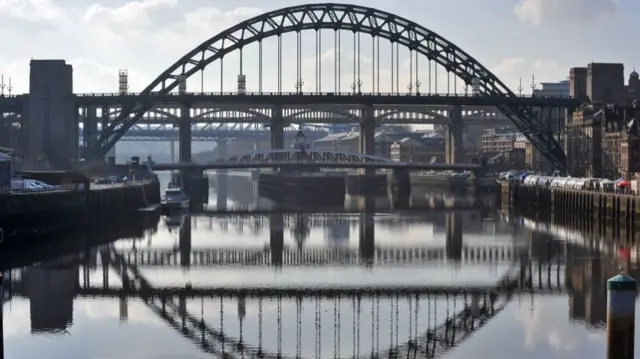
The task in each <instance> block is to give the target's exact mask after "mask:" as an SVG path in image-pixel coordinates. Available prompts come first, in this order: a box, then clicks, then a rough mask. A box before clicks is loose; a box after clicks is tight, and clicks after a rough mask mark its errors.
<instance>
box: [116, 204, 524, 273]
mask: <svg viewBox="0 0 640 359" xmlns="http://www.w3.org/2000/svg"><path fill="white" fill-rule="evenodd" d="M440 217H442V218H445V231H444V232H445V237H446V240H445V246H444V248H441V247H437V246H426V247H406V246H391V247H389V246H386V247H380V246H376V244H375V228H376V227H377V226H390V227H391V228H394V227H396V226H402V225H405V224H409V223H428V221H429V218H428V217H426V218H425V217H424V216H423V217H418V216H416V217H402V216H398V215H391V216H388V215H380V216H377V215H375V214H373V213H362V214H358V215H354V216H346V217H344V216H341V217H338V216H336V215H322V216H320V215H307V214H303V213H301V214H293V215H288V214H287V215H285V214H282V213H272V214H271V215H258V216H242V217H239V218H240V221H238V222H236V223H237V225H238V228H239V231H241V230H242V229H243V228H244V226H245V224H244V223H246V222H244V221H243V220H244V219H246V220H247V221H248V222H249V223H252V224H253V227H252V228H253V230H254V233H259V232H260V231H261V229H262V228H263V227H262V226H265V225H266V226H268V230H269V243H268V244H267V245H265V246H264V247H262V248H256V247H253V248H219V247H215V248H202V247H200V248H197V249H192V239H191V237H192V227H193V225H194V224H197V223H199V221H198V219H199V218H194V219H193V220H190V219H189V217H188V216H185V217H184V218H183V219H181V220H179V221H175V222H174V223H180V226H179V227H176V228H175V230H176V232H177V234H178V246H177V247H174V248H167V249H144V248H138V247H137V246H136V245H135V243H134V245H133V246H132V247H131V248H126V249H124V250H123V251H121V252H120V254H121V255H122V256H123V258H124V260H125V261H126V262H127V263H131V264H135V265H140V266H163V267H173V266H183V267H190V266H194V267H204V266H260V265H273V266H344V265H347V266H348V265H369V266H371V265H376V266H381V265H398V264H426V263H447V261H455V262H457V263H459V264H464V263H500V262H505V261H506V262H512V261H513V260H514V259H515V258H516V257H517V254H518V250H519V249H518V247H517V246H516V245H506V244H505V245H463V240H462V239H463V233H462V232H463V228H464V226H463V221H464V217H465V214H464V213H460V212H457V211H456V212H448V213H446V214H444V215H440ZM267 221H268V223H265V222H267ZM210 223H211V225H212V226H213V222H210ZM224 223H228V222H223V224H224ZM246 225H247V226H249V224H246ZM344 226H346V228H345V227H344ZM350 226H357V228H358V243H359V245H358V247H356V248H353V247H348V246H345V245H341V244H340V240H339V238H338V239H337V238H335V237H331V242H332V243H333V244H334V246H332V247H318V248H313V247H309V246H305V243H306V241H307V238H308V236H309V233H310V228H311V227H324V228H327V229H328V230H330V231H333V232H336V231H341V232H342V233H344V232H346V234H347V236H348V235H349V230H350ZM287 227H289V229H290V231H291V234H292V237H293V238H294V240H295V245H294V247H289V246H286V245H285V241H284V237H285V229H286V228H287ZM330 234H333V235H334V236H335V235H336V233H330ZM338 235H339V234H338Z"/></svg>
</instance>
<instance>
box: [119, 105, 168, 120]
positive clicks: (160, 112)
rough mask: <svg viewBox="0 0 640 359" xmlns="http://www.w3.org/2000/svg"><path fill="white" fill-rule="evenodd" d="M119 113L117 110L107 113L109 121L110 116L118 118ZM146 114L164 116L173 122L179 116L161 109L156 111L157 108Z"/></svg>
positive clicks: (120, 110) (120, 111)
mask: <svg viewBox="0 0 640 359" xmlns="http://www.w3.org/2000/svg"><path fill="white" fill-rule="evenodd" d="M121 113H122V109H119V108H117V109H113V110H111V111H109V119H111V116H120V114H121ZM146 113H153V114H156V115H162V116H165V117H167V118H169V119H171V120H172V121H174V122H177V121H178V119H180V116H178V115H176V114H174V113H171V112H169V111H165V110H161V109H158V108H153V107H152V108H150V109H149V110H147V111H146Z"/></svg>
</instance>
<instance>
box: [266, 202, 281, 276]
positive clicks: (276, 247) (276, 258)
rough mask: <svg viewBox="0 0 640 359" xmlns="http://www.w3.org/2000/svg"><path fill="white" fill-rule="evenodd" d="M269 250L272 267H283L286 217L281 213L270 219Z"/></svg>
mask: <svg viewBox="0 0 640 359" xmlns="http://www.w3.org/2000/svg"><path fill="white" fill-rule="evenodd" d="M269 249H270V250H271V265H272V266H274V267H282V264H283V260H284V258H283V257H284V216H283V215H282V214H281V213H274V214H271V216H270V217H269Z"/></svg>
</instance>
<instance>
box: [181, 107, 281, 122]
mask: <svg viewBox="0 0 640 359" xmlns="http://www.w3.org/2000/svg"><path fill="white" fill-rule="evenodd" d="M225 111H229V112H231V111H234V112H240V113H244V114H247V115H252V116H255V117H256V121H261V120H265V121H266V120H269V118H270V117H269V116H268V115H266V114H264V113H262V112H260V111H256V110H251V109H222V108H216V109H212V110H208V111H204V112H202V113H200V114H198V115H196V116H193V119H194V120H198V119H203V118H205V117H207V116H209V115H214V114H216V113H221V112H225Z"/></svg>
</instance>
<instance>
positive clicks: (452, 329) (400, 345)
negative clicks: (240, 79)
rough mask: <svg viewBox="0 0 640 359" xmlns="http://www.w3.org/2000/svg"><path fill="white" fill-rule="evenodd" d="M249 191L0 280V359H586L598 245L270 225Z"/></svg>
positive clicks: (300, 219)
mask: <svg viewBox="0 0 640 359" xmlns="http://www.w3.org/2000/svg"><path fill="white" fill-rule="evenodd" d="M255 195H256V191H255V189H254V188H253V187H252V184H251V182H250V180H249V179H248V178H247V176H244V175H241V174H234V175H232V176H230V177H229V180H228V183H227V186H226V188H225V189H224V193H220V191H217V192H216V190H215V189H213V190H212V192H211V198H210V205H209V211H204V213H200V214H193V215H192V216H190V217H185V218H170V219H166V218H162V219H160V222H159V223H158V224H157V225H156V226H157V231H156V230H147V231H146V232H144V233H139V234H137V235H134V236H131V237H132V238H121V239H119V240H116V241H111V242H109V243H107V244H102V245H100V246H96V247H92V248H86V249H82V251H81V252H80V253H77V255H69V254H68V255H65V256H63V257H61V258H60V257H58V256H57V255H56V256H50V258H48V259H47V260H45V261H43V262H39V263H35V264H33V265H29V266H27V267H19V268H13V269H11V270H7V271H6V272H5V275H4V298H5V299H4V303H3V329H4V350H5V358H9V359H11V358H16V359H21V358H55V359H57V358H60V359H62V358H64V359H75V358H78V359H81V358H82V359H84V358H96V359H97V358H100V359H104V358H136V359H139V358H140V359H145V358H187V359H189V358H210V357H212V356H213V357H221V356H228V357H234V358H235V357H237V358H251V357H254V358H256V357H259V356H262V357H268V358H276V357H279V356H280V357H289V358H294V357H302V358H346V357H349V358H353V357H362V358H365V357H366V358H370V357H371V356H372V355H374V356H375V355H377V356H379V357H389V356H392V357H422V358H425V357H427V358H435V357H443V358H479V359H480V358H514V357H515V358H576V359H577V358H601V357H604V346H605V335H604V320H605V313H606V311H605V300H606V295H605V294H606V293H605V281H606V279H607V278H608V277H610V276H612V275H614V274H615V273H616V272H617V270H618V266H619V265H620V264H621V262H620V260H619V258H618V257H617V256H616V253H617V250H618V248H615V247H613V246H612V245H611V246H608V245H605V244H604V243H603V242H604V241H601V240H599V239H597V238H595V239H594V238H591V237H585V236H581V235H579V234H577V233H576V232H572V231H568V230H565V229H562V228H557V227H554V226H547V225H544V224H540V223H535V222H531V221H521V220H518V221H514V220H511V221H507V220H505V219H503V218H501V217H500V216H498V215H496V214H493V213H492V212H491V211H488V210H480V209H466V210H461V211H443V210H438V211H436V210H433V209H429V210H427V209H425V210H417V209H414V210H411V211H402V212H398V211H392V210H390V208H389V203H388V201H386V202H385V200H382V199H378V200H377V201H376V206H377V208H378V209H377V211H376V213H375V214H374V213H371V214H358V213H351V214H346V213H334V214H322V213H289V214H282V212H277V211H276V209H275V205H274V204H273V203H270V202H269V201H268V200H265V199H260V198H255V197H256V196H255ZM444 197H447V196H443V195H442V194H438V195H433V194H428V193H426V192H424V193H421V194H417V195H416V198H414V199H413V201H412V202H413V203H414V207H416V206H418V204H420V205H424V206H425V207H429V206H431V207H433V206H434V203H443V202H447V201H450V199H449V198H444ZM349 201H351V202H353V203H356V202H358V200H357V199H348V200H347V204H346V206H347V208H348V207H349V206H351V205H353V206H356V207H357V205H356V204H349ZM221 208H225V209H228V210H232V209H234V208H235V209H238V208H241V209H246V208H260V209H265V212H263V213H262V214H259V215H223V214H220V213H219V212H215V211H214V210H216V209H221ZM270 209H271V210H272V211H274V212H272V213H269V212H268V210H270ZM115 225H116V224H114V226H115ZM152 227H153V226H152ZM93 235H96V236H97V235H98V234H95V233H94V234H93ZM76 252H77V250H76ZM634 253H635V252H634ZM633 257H635V255H634V256H633ZM630 272H631V274H632V275H633V274H634V273H635V264H631V269H630Z"/></svg>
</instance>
